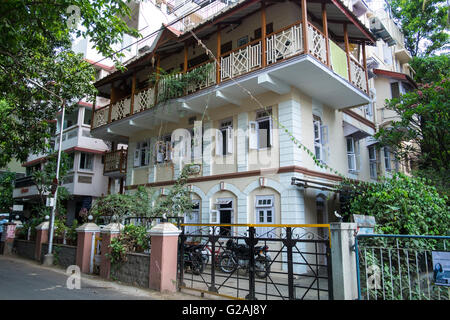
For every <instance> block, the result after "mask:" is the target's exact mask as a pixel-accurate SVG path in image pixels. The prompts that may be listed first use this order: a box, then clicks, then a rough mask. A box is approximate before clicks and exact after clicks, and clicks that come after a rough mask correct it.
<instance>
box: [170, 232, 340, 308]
mask: <svg viewBox="0 0 450 320" xmlns="http://www.w3.org/2000/svg"><path fill="white" fill-rule="evenodd" d="M181 226H182V230H183V232H182V233H181V235H180V246H179V255H178V257H179V259H178V260H179V269H178V270H179V274H178V280H179V288H180V289H188V290H195V291H200V292H203V293H208V294H212V295H219V296H224V297H228V298H234V299H250V300H254V299H260V300H261V299H262V300H269V299H270V300H295V299H306V300H328V299H330V300H331V299H333V289H332V273H331V252H330V240H329V225H269V224H268V225H249V224H227V225H225V224H181ZM187 227H196V229H194V230H195V231H193V232H192V233H189V232H186V228H187ZM226 228H228V229H226ZM259 228H264V230H267V228H271V230H269V231H268V232H265V234H262V232H259V231H258V229H259ZM224 230H228V232H221V231H224ZM257 234H260V235H261V236H259V237H258V236H257ZM269 235H270V236H269ZM228 240H232V241H234V242H236V243H240V244H246V245H247V248H248V252H249V253H250V252H255V247H257V246H258V247H260V246H261V247H262V246H267V247H268V250H267V251H264V250H261V252H260V254H259V255H257V254H255V255H253V254H247V255H248V257H247V258H244V261H242V260H241V261H240V262H239V263H237V264H235V268H234V269H233V268H232V269H233V270H231V271H230V270H228V272H226V271H224V269H223V268H221V260H222V259H223V258H222V257H223V256H224V255H225V253H228V252H229V248H228V247H227V245H226V243H227V241H228ZM186 243H189V244H198V245H199V246H200V247H201V250H202V255H203V256H205V255H206V259H205V260H207V262H206V263H205V266H204V268H203V269H202V272H200V273H199V272H194V270H191V269H190V268H189V267H187V266H186V261H185V260H186V257H185V246H184V244H186ZM241 258H242V257H241ZM258 261H259V262H258ZM261 261H264V263H266V264H267V267H268V268H267V269H264V270H268V272H266V273H264V272H261V267H260V265H259V266H257V265H256V264H257V263H261ZM267 261H269V262H267ZM264 274H266V276H264Z"/></svg>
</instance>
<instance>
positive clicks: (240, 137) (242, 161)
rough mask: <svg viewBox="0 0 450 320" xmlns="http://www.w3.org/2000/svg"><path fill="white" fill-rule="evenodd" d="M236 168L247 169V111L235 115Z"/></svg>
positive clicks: (239, 170)
mask: <svg viewBox="0 0 450 320" xmlns="http://www.w3.org/2000/svg"><path fill="white" fill-rule="evenodd" d="M237 129H238V130H237V169H238V172H243V171H248V143H247V140H248V113H247V112H243V113H240V114H238V117H237Z"/></svg>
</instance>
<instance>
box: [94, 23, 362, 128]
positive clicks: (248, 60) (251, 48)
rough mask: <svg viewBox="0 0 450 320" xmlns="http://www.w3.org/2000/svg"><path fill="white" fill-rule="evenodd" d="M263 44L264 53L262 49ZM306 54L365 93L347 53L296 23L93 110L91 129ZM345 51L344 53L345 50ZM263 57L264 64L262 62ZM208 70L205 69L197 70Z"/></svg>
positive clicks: (359, 69)
mask: <svg viewBox="0 0 450 320" xmlns="http://www.w3.org/2000/svg"><path fill="white" fill-rule="evenodd" d="M304 28H305V29H307V32H308V34H307V37H306V38H307V42H308V43H307V46H305V43H304V39H305V37H304V34H303V33H304V30H303V29H304ZM263 41H264V43H265V49H266V51H265V54H263V53H264V52H262V50H263V46H262V44H263ZM306 47H307V51H308V52H307V53H308V54H310V55H311V56H313V57H315V58H316V59H317V60H319V61H320V62H321V63H323V64H324V65H325V66H327V67H328V68H331V69H332V70H333V71H334V72H335V73H337V74H338V75H340V76H341V77H343V78H345V79H347V80H348V81H349V82H350V83H351V84H352V85H354V86H355V87H357V88H359V89H360V90H362V91H364V92H366V93H367V90H368V85H367V81H368V80H367V72H366V70H365V68H364V66H362V65H361V64H360V63H359V62H358V61H357V60H356V59H354V58H353V57H352V56H351V54H350V53H349V52H346V51H344V50H342V48H340V47H339V46H338V45H336V44H335V43H333V42H332V41H331V40H330V39H328V38H327V36H326V35H325V34H324V33H323V32H322V31H320V30H319V29H318V28H317V27H316V26H314V25H313V24H312V23H310V22H308V23H307V24H303V23H302V21H297V22H295V23H293V24H291V25H289V26H286V27H284V28H282V29H280V30H277V31H275V32H272V33H270V34H268V35H266V36H265V37H263V39H256V40H254V41H252V42H249V43H247V44H245V45H243V46H241V47H238V48H236V49H234V50H232V51H229V52H226V53H223V54H221V55H220V58H219V63H220V69H217V67H216V63H215V62H214V61H206V62H204V63H202V64H200V65H197V66H195V67H193V68H190V69H187V70H186V71H185V72H184V73H183V72H180V73H177V74H172V75H170V76H167V75H166V76H161V77H160V78H159V80H158V82H157V83H156V86H155V87H147V88H144V89H141V90H139V91H137V92H135V94H134V105H133V106H131V95H130V96H127V97H125V98H123V99H121V100H119V101H116V102H114V103H112V104H110V105H107V106H105V107H102V108H100V109H97V110H96V111H95V112H94V113H93V121H92V128H93V129H94V128H98V127H100V126H103V125H105V124H108V123H110V122H112V121H115V120H119V119H122V118H125V117H128V116H129V115H131V113H133V114H136V113H139V112H142V111H144V110H146V109H149V108H152V107H153V106H155V105H156V104H157V103H158V102H161V101H165V100H169V99H174V98H179V97H181V96H184V95H188V94H191V93H194V92H196V91H198V90H201V89H204V88H207V87H210V86H213V85H216V84H217V81H219V82H220V81H227V80H229V79H231V78H233V77H237V76H240V75H243V74H246V73H249V72H252V71H255V70H258V69H260V68H263V67H265V66H268V65H271V64H274V63H277V62H280V61H283V60H285V59H288V58H291V57H293V56H295V55H300V54H304V53H305V48H306ZM347 51H348V50H347ZM264 57H265V61H263V59H264ZM205 67H208V69H203V70H205V71H206V74H205V72H203V70H202V69H201V68H205ZM194 72H200V73H201V74H202V75H203V77H201V78H200V77H192V78H193V79H195V80H194V81H189V83H188V84H187V85H186V86H184V87H183V86H173V85H171V84H170V82H171V80H173V78H174V77H175V78H178V79H179V80H182V79H183V77H188V78H187V79H190V78H189V76H190V75H192V73H194Z"/></svg>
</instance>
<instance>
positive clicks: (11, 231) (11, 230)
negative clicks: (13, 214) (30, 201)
mask: <svg viewBox="0 0 450 320" xmlns="http://www.w3.org/2000/svg"><path fill="white" fill-rule="evenodd" d="M5 228H6V239H14V238H15V233H16V225H15V224H8V225H6V226H5Z"/></svg>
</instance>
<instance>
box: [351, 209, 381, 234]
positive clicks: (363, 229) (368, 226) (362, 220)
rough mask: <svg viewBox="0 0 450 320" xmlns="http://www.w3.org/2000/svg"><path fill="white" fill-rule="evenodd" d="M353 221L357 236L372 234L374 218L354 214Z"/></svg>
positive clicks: (374, 223)
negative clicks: (356, 227)
mask: <svg viewBox="0 0 450 320" xmlns="http://www.w3.org/2000/svg"><path fill="white" fill-rule="evenodd" d="M353 221H354V222H355V223H356V224H357V226H358V228H359V231H358V234H373V233H374V228H375V225H376V221H375V217H374V216H365V215H362V214H354V215H353Z"/></svg>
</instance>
